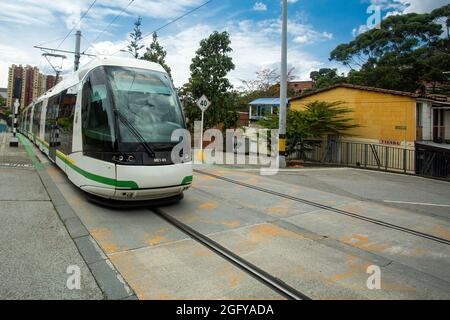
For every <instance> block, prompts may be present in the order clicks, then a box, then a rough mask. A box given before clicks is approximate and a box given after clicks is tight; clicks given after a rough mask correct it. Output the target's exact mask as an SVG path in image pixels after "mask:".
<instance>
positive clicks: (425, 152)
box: [289, 84, 450, 179]
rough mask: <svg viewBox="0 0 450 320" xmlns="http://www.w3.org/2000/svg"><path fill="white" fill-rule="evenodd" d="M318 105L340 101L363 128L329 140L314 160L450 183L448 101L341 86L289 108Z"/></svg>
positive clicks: (307, 96)
mask: <svg viewBox="0 0 450 320" xmlns="http://www.w3.org/2000/svg"><path fill="white" fill-rule="evenodd" d="M314 101H326V102H335V101H341V102H342V103H343V104H342V105H343V106H345V107H348V108H350V109H352V110H353V112H352V113H351V114H349V117H351V118H353V123H354V124H357V125H359V127H357V128H353V129H350V130H349V131H347V133H348V136H346V137H333V139H328V142H327V143H326V144H322V146H321V147H320V148H319V152H316V153H314V152H313V153H311V155H310V156H311V160H316V161H328V162H332V163H338V164H344V165H353V166H364V167H368V168H385V169H386V170H388V169H390V170H394V171H404V172H410V173H419V174H423V175H429V176H437V177H442V178H446V179H448V178H450V97H447V96H442V95H429V94H428V95H421V94H416V93H409V92H401V91H393V90H385V89H380V88H373V87H364V86H356V85H350V84H338V85H335V86H332V87H328V88H324V89H320V90H316V91H314V92H310V93H306V94H303V95H301V96H299V97H296V98H292V99H290V100H289V103H290V108H291V109H293V110H302V109H303V108H305V106H306V105H308V104H309V103H312V102H314ZM339 141H341V142H343V143H339ZM313 158H314V159H313Z"/></svg>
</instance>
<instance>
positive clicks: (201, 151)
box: [200, 110, 205, 163]
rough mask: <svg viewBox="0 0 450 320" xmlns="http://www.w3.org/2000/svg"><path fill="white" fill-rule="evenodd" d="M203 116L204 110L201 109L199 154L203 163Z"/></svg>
mask: <svg viewBox="0 0 450 320" xmlns="http://www.w3.org/2000/svg"><path fill="white" fill-rule="evenodd" d="M204 118H205V111H203V110H202V126H201V130H200V155H201V157H202V163H203V120H204Z"/></svg>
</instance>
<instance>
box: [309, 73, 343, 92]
mask: <svg viewBox="0 0 450 320" xmlns="http://www.w3.org/2000/svg"><path fill="white" fill-rule="evenodd" d="M310 78H311V80H312V81H314V83H315V85H316V88H317V89H321V88H326V87H330V86H332V85H335V84H338V83H343V82H345V81H346V77H344V76H343V75H342V76H340V75H338V73H337V69H330V68H322V69H319V71H313V72H311V73H310Z"/></svg>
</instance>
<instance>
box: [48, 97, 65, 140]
mask: <svg viewBox="0 0 450 320" xmlns="http://www.w3.org/2000/svg"><path fill="white" fill-rule="evenodd" d="M60 96H61V94H58V95H55V96H53V97H50V98H48V103H47V113H46V114H45V135H44V136H45V141H47V142H50V133H51V132H50V130H51V129H52V128H55V125H56V116H57V115H58V109H59V100H60Z"/></svg>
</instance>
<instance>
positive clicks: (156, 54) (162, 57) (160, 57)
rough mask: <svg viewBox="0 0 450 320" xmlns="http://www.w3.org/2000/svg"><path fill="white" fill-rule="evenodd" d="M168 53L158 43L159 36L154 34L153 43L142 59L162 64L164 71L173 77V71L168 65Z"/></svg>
mask: <svg viewBox="0 0 450 320" xmlns="http://www.w3.org/2000/svg"><path fill="white" fill-rule="evenodd" d="M166 55H167V52H166V51H165V50H164V48H163V47H162V46H161V45H160V44H159V42H158V35H157V34H156V32H154V33H153V41H152V43H151V44H150V45H149V46H148V47H147V48H146V49H145V53H144V55H143V57H142V58H141V59H143V60H147V61H151V62H155V63H158V64H160V65H161V66H162V67H163V68H164V70H166V72H167V73H168V74H169V75H170V76H171V74H170V72H171V69H170V68H169V66H168V65H167V64H166ZM171 77H172V76H171Z"/></svg>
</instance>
